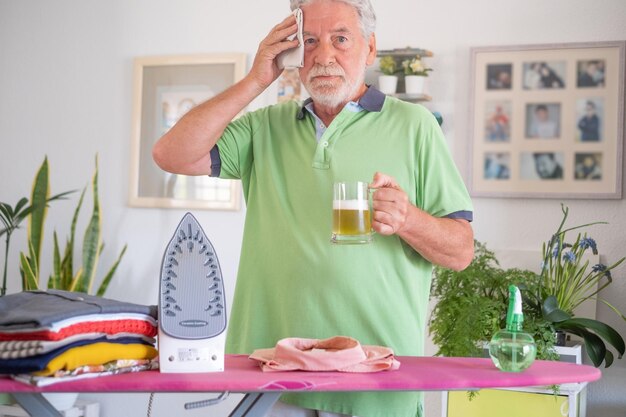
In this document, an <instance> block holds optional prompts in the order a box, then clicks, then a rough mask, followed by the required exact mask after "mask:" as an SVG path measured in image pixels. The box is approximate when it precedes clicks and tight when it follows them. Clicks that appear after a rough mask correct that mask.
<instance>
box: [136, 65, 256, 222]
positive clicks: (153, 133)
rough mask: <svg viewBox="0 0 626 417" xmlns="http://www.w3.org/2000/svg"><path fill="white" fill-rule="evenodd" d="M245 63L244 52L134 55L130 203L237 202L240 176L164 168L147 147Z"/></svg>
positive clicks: (211, 205) (229, 206)
mask: <svg viewBox="0 0 626 417" xmlns="http://www.w3.org/2000/svg"><path fill="white" fill-rule="evenodd" d="M245 65H246V55H245V54H210V55H185V56H158V57H141V58H136V59H135V62H134V80H133V83H134V86H133V120H132V146H131V150H132V152H131V178H130V196H129V202H130V205H131V206H135V207H165V208H189V209H218V210H219V209H221V210H238V209H239V208H240V207H241V183H240V182H239V181H235V180H223V179H219V178H211V177H209V176H185V175H175V174H170V173H168V172H164V171H162V170H161V169H160V168H159V167H157V166H156V164H155V163H154V161H153V160H152V147H153V145H154V144H155V142H156V141H157V140H158V139H159V138H160V137H161V136H163V134H165V133H166V132H167V131H168V130H169V129H170V128H171V127H172V126H174V124H175V123H176V122H177V121H178V120H179V119H180V118H181V117H182V116H183V115H184V114H185V113H187V112H188V111H189V110H191V109H192V108H194V107H195V106H197V105H198V104H200V103H202V102H204V101H206V100H208V99H210V98H211V97H213V96H215V95H216V94H219V93H220V92H222V91H223V90H225V89H226V88H228V87H229V86H231V85H233V84H234V83H235V82H237V81H239V80H240V79H242V78H243V77H244V75H245Z"/></svg>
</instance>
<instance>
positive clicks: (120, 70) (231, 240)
mask: <svg viewBox="0 0 626 417" xmlns="http://www.w3.org/2000/svg"><path fill="white" fill-rule="evenodd" d="M372 1H373V4H374V7H375V8H376V9H377V14H378V18H379V25H378V31H377V36H378V46H379V48H380V49H390V48H395V47H404V46H407V45H411V46H415V47H424V48H428V49H431V50H433V51H434V52H435V54H436V56H435V57H434V58H433V59H432V60H431V61H430V63H431V64H432V65H433V66H434V67H435V69H436V71H435V72H434V73H433V74H432V76H431V78H430V79H429V83H430V84H429V90H430V93H431V94H432V95H433V97H434V101H433V102H432V103H430V104H429V105H428V106H429V107H430V108H431V109H433V110H438V111H440V112H441V113H442V114H443V116H444V119H445V122H444V126H443V128H444V131H445V133H446V136H447V138H448V140H449V143H450V146H451V148H452V149H453V151H454V154H455V157H456V159H457V161H458V163H459V166H460V167H461V168H462V169H465V168H466V155H467V152H466V150H467V143H468V139H469V131H468V124H469V123H468V100H469V94H468V93H469V88H468V82H469V48H470V47H471V46H486V45H499V44H502V45H514V44H532V43H553V42H584V41H600V40H619V39H626V24H625V22H626V3H625V2H624V1H623V0H604V1H601V2H591V1H589V0H554V1H550V2H546V1H539V0H528V1H524V2H514V1H508V2H502V1H495V0H474V1H469V2H466V1H461V0H457V1H453V0H441V1H438V2H426V1H420V2H415V1H412V0H387V1H382V0H372ZM242 4H244V5H245V8H244V6H242ZM287 4H288V2H287V1H286V0H264V1H248V2H234V1H233V2H227V1H216V0H203V1H201V0H186V1H179V2H173V1H166V0H151V1H148V0H136V1H132V2H129V1H123V0H110V1H106V2H103V1H95V0H57V1H54V2H50V1H43V0H39V1H37V0H22V1H19V0H0V144H1V146H0V200H1V201H5V202H11V203H15V202H16V201H17V200H18V199H19V198H20V197H22V196H26V195H28V193H29V192H30V183H31V181H32V178H33V176H34V173H35V171H36V169H37V167H38V165H39V164H40V163H41V161H42V159H43V156H44V155H48V157H49V160H50V164H51V176H52V180H51V182H52V192H53V193H57V192H61V191H65V190H68V189H76V188H82V187H83V186H85V185H86V184H87V182H88V180H89V177H90V175H91V172H92V169H93V157H94V155H95V153H96V152H97V153H99V155H100V174H101V176H100V187H101V190H100V195H101V199H102V206H103V213H104V234H105V235H104V240H105V242H106V243H107V246H106V249H105V252H104V254H103V259H102V265H103V266H107V265H109V264H110V263H111V262H112V260H113V259H114V258H115V256H116V254H117V252H119V250H120V249H121V247H122V246H123V245H124V243H128V246H129V248H128V252H127V254H126V257H125V259H124V261H123V263H122V264H121V266H120V270H119V272H118V274H117V277H116V279H115V281H114V282H113V283H112V285H111V286H110V289H109V292H108V294H107V295H108V296H109V297H112V298H118V299H123V300H129V301H134V302H138V303H146V304H148V303H155V302H156V297H157V282H158V268H159V262H160V258H161V256H162V251H163V248H164V246H165V244H166V243H167V241H168V240H169V238H170V236H171V233H172V231H173V228H174V227H175V226H176V224H177V223H178V220H179V219H180V217H181V216H182V214H183V212H182V211H180V210H158V209H139V208H130V207H128V205H127V201H126V200H127V198H126V196H127V194H128V177H129V166H130V161H129V141H130V131H131V128H130V123H131V88H132V79H131V75H132V74H131V73H132V59H133V57H135V56H143V55H157V54H158V55H161V54H187V53H205V52H245V53H247V54H248V56H249V60H250V61H251V59H252V57H253V54H254V52H255V51H256V48H257V45H258V42H259V41H260V39H261V38H262V37H263V36H264V35H265V34H266V33H267V31H268V30H269V29H270V28H271V27H272V26H273V25H274V24H276V23H277V22H278V21H279V20H281V19H282V18H283V17H284V16H286V15H287V13H288V5H287ZM269 102H271V98H270V97H268V96H265V97H261V98H260V99H259V100H258V102H257V103H255V106H257V105H263V104H265V103H269ZM75 203H76V197H74V198H73V199H72V200H71V201H66V202H56V203H54V204H53V205H52V207H51V209H50V211H49V219H48V227H49V229H48V230H47V233H48V234H47V238H46V239H47V247H48V248H49V247H50V239H51V233H52V228H53V227H55V228H56V229H57V230H58V231H59V232H60V233H61V235H65V234H66V233H67V230H68V228H69V222H70V217H71V213H72V211H73V208H74V206H75ZM559 203H560V201H557V200H522V199H475V200H474V204H475V222H474V228H475V231H476V237H477V238H478V239H479V240H481V241H485V242H487V243H488V245H489V246H490V247H492V248H494V249H499V248H505V249H519V250H537V249H538V248H539V247H540V245H541V242H542V241H543V240H544V239H546V238H547V234H548V233H550V232H551V231H552V230H553V229H554V227H555V226H556V225H557V223H558V222H559V220H560V209H559ZM566 203H567V204H568V205H569V206H570V209H571V220H572V223H575V222H587V221H592V220H607V221H609V222H611V226H608V227H603V228H598V229H597V231H596V232H595V233H594V234H595V237H596V240H597V241H598V243H599V245H600V248H601V250H602V252H603V253H604V254H605V255H606V256H607V258H608V259H609V260H615V259H617V258H618V257H620V256H623V255H624V253H625V252H626V249H625V248H626V235H625V233H624V230H626V203H625V202H624V201H623V200H618V201H593V200H581V201H576V200H571V201H566ZM88 208H89V205H87V207H86V209H84V210H86V211H87V209H88ZM85 214H86V213H85ZM195 214H196V215H197V217H198V219H199V220H200V222H201V223H202V224H203V226H204V228H205V231H206V232H207V234H208V235H209V236H210V237H211V240H212V241H213V243H214V245H215V246H216V248H217V250H218V254H219V257H220V260H221V264H222V268H223V272H224V274H225V276H230V277H233V280H232V281H231V283H230V284H231V285H230V288H227V291H228V293H229V294H230V295H231V296H232V290H233V286H232V284H233V282H234V276H235V274H236V269H237V262H238V253H239V246H240V241H241V233H242V224H243V217H244V212H243V210H242V211H240V212H234V213H233V212H200V211H196V212H195ZM83 224H84V222H83ZM81 226H82V225H81ZM80 230H82V227H81V228H80ZM24 235H25V232H24V231H19V232H17V233H16V234H15V237H14V240H13V244H12V246H13V250H12V253H11V265H10V273H11V279H12V280H11V282H10V288H9V289H10V291H17V290H18V289H19V279H18V276H19V274H18V271H17V265H16V259H17V255H18V250H24V248H25V247H24V244H25V239H24ZM2 248H4V246H2ZM45 257H46V258H47V259H45V260H44V264H45V265H46V264H47V265H50V264H51V259H50V255H49V253H48V254H46V255H45ZM48 272H49V271H44V274H43V275H44V276H46V275H47V273H48ZM624 275H626V270H624V268H622V269H620V270H619V271H616V273H615V277H616V280H615V282H614V284H613V285H612V286H611V290H610V291H606V292H605V293H604V294H603V296H604V297H605V298H606V299H607V300H608V301H610V302H611V303H612V304H614V305H616V306H618V307H620V308H621V309H622V310H626V301H624V300H626V280H625V279H624ZM598 318H599V319H601V320H604V321H607V322H608V323H610V324H611V325H613V326H614V327H615V328H617V329H618V330H619V331H620V332H621V333H622V334H626V323H625V322H624V321H621V320H619V319H617V318H616V317H615V316H614V315H613V314H611V312H610V311H608V309H607V308H605V307H603V306H600V307H598ZM624 389H626V361H625V360H621V361H617V363H616V364H615V365H614V366H613V367H612V368H610V369H608V370H606V371H603V379H602V381H601V382H598V383H595V384H593V385H592V386H591V387H590V398H589V407H588V410H589V414H588V415H590V416H604V417H617V416H620V417H623V416H624V410H626V397H624V395H623V393H624ZM181 397H182V396H165V395H161V396H157V398H156V400H155V401H156V405H155V411H154V412H153V415H154V416H155V417H156V416H161V415H168V414H176V415H178V414H182V412H181V408H180V406H181V404H182V401H183V399H182V398H181ZM199 397H200V396H194V395H188V396H185V399H189V398H193V399H196V398H199ZM97 398H99V399H100V400H101V401H102V404H103V410H104V412H103V416H105V417H114V416H127V415H131V414H132V415H138V414H143V413H144V412H145V406H146V401H147V396H145V395H133V396H122V395H121V394H109V395H103V396H99V397H97ZM429 398H431V400H432V401H431V403H430V404H429V409H430V410H434V411H433V413H432V414H431V416H434V415H436V414H435V413H436V410H437V409H438V405H437V404H436V402H437V399H436V398H434V397H429ZM231 404H232V400H231ZM226 408H227V407H222V408H220V409H219V410H220V411H217V410H212V411H211V412H215V413H221V415H226V411H225V409H226ZM207 412H208V411H207V410H203V411H201V412H186V413H185V415H189V416H193V415H201V413H204V414H205V415H206V413H207ZM194 413H195V414H194Z"/></svg>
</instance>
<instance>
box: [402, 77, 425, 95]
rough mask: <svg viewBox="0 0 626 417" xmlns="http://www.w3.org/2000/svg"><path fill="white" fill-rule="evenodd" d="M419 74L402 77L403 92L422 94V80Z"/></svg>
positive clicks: (423, 78)
mask: <svg viewBox="0 0 626 417" xmlns="http://www.w3.org/2000/svg"><path fill="white" fill-rule="evenodd" d="M425 78H426V77H423V76H421V75H407V76H405V77H404V92H405V93H406V94H409V95H419V94H424V80H425Z"/></svg>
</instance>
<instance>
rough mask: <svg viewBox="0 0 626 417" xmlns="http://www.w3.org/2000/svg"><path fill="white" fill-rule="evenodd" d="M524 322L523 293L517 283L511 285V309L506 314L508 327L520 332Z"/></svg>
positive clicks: (510, 329) (512, 330)
mask: <svg viewBox="0 0 626 417" xmlns="http://www.w3.org/2000/svg"><path fill="white" fill-rule="evenodd" d="M523 323H524V313H522V294H521V293H520V291H519V288H517V287H516V286H515V285H511V286H509V310H508V311H507V315H506V329H507V330H508V331H510V332H519V331H521V330H522V324H523Z"/></svg>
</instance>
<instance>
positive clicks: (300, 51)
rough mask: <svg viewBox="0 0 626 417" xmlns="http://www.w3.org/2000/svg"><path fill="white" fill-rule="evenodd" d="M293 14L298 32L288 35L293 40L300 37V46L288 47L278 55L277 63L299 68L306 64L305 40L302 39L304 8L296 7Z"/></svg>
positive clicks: (279, 66)
mask: <svg viewBox="0 0 626 417" xmlns="http://www.w3.org/2000/svg"><path fill="white" fill-rule="evenodd" d="M293 15H294V16H295V17H296V23H297V24H298V32H296V34H295V35H292V36H290V37H288V38H287V39H289V40H293V39H294V38H295V37H297V38H298V42H299V44H298V46H297V47H295V48H292V49H288V50H286V51H285V52H282V53H281V54H280V55H278V56H277V57H276V64H277V65H278V68H280V69H283V68H298V67H302V66H304V41H303V39H302V10H300V9H296V10H294V11H293Z"/></svg>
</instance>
